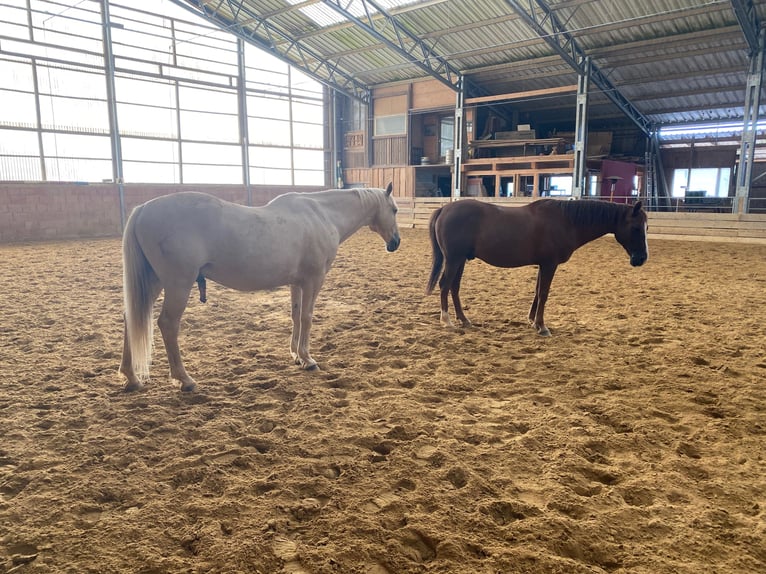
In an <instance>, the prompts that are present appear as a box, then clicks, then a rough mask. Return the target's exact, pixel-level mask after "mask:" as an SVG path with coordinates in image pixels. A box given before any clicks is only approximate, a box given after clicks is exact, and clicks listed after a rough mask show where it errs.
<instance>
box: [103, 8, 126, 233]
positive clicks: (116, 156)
mask: <svg viewBox="0 0 766 574" xmlns="http://www.w3.org/2000/svg"><path fill="white" fill-rule="evenodd" d="M101 24H102V28H103V44H104V46H103V51H104V75H105V76H106V107H107V111H108V114H109V140H110V143H111V147H112V181H114V183H116V184H117V192H118V194H119V198H120V226H121V228H122V229H124V228H125V221H126V219H127V214H126V213H125V188H124V183H125V182H124V177H123V173H122V143H121V142H120V130H119V125H118V122H117V99H116V96H115V86H114V52H113V51H112V27H111V26H112V23H111V18H110V16H109V0H101Z"/></svg>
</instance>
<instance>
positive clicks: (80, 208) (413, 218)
mask: <svg viewBox="0 0 766 574" xmlns="http://www.w3.org/2000/svg"><path fill="white" fill-rule="evenodd" d="M385 175H387V176H388V177H389V178H390V176H391V174H385ZM191 189H193V190H196V191H203V192H206V193H210V194H212V195H215V196H217V197H220V198H221V199H225V200H227V201H232V202H234V203H240V204H242V205H246V204H247V192H246V190H245V187H244V186H243V185H194V186H184V185H149V184H146V185H143V184H126V185H125V186H124V191H123V193H124V200H125V213H126V214H129V213H130V212H131V211H132V209H133V208H134V207H135V206H136V205H139V204H141V203H144V202H145V201H148V200H150V199H152V198H155V197H159V196H161V195H166V194H169V193H175V192H178V191H184V190H187V191H188V190H191ZM318 189H322V188H309V187H302V188H300V191H316V190H318ZM288 191H295V188H292V187H278V186H268V187H267V186H251V196H252V204H253V205H265V204H266V203H268V202H269V201H270V200H271V199H273V198H274V197H276V196H277V195H280V194H282V193H286V192H288ZM483 200H484V201H492V202H495V203H501V204H505V205H523V204H524V203H528V202H529V201H530V200H529V199H525V198H483ZM446 201H449V199H448V198H429V197H424V198H412V197H398V198H397V202H398V204H399V224H400V225H401V226H403V227H418V228H426V227H427V226H428V220H429V218H430V217H431V213H432V212H433V211H434V210H435V209H437V208H438V207H439V206H441V205H443V204H444V203H445V202H446ZM121 233H122V224H121V220H120V196H119V189H118V186H117V185H114V184H74V183H70V184H67V183H61V184H39V183H38V184H33V183H2V184H0V243H17V242H23V241H55V240H61V239H88V238H98V237H119V236H120V234H121ZM649 234H650V237H662V238H666V239H684V240H701V241H734V242H746V243H766V214H739V215H737V214H731V213H705V212H702V213H684V212H672V213H667V212H666V213H650V214H649Z"/></svg>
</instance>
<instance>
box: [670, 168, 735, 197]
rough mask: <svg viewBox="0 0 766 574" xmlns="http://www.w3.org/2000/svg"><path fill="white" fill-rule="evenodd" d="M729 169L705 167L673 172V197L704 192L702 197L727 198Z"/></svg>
mask: <svg viewBox="0 0 766 574" xmlns="http://www.w3.org/2000/svg"><path fill="white" fill-rule="evenodd" d="M730 177H731V169H730V168H728V167H707V168H698V169H692V170H688V169H676V170H674V171H673V197H685V196H686V195H687V194H688V193H689V192H704V197H727V196H728V195H729V179H730Z"/></svg>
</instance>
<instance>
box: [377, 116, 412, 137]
mask: <svg viewBox="0 0 766 574" xmlns="http://www.w3.org/2000/svg"><path fill="white" fill-rule="evenodd" d="M406 133H407V115H406V114H397V115H395V116H377V117H376V118H375V135H376V136H397V135H404V134H406Z"/></svg>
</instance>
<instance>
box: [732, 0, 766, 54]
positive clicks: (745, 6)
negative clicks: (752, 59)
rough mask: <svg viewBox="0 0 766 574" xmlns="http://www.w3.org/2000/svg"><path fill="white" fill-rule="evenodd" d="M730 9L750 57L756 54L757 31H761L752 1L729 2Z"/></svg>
mask: <svg viewBox="0 0 766 574" xmlns="http://www.w3.org/2000/svg"><path fill="white" fill-rule="evenodd" d="M731 8H732V10H734V15H735V16H736V17H737V22H739V27H740V28H742V33H743V34H744V35H745V40H747V45H748V47H749V48H750V55H751V56H752V55H753V54H756V53H757V52H758V31H759V30H760V29H761V25H760V23H759V22H758V14H757V13H756V12H755V6H753V0H731Z"/></svg>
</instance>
